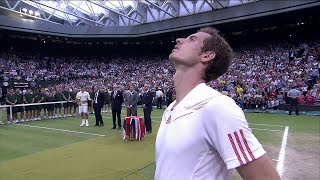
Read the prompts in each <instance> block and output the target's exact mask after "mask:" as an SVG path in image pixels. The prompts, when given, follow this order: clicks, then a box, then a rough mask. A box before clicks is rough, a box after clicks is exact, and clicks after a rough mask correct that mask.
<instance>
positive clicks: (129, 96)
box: [125, 84, 139, 116]
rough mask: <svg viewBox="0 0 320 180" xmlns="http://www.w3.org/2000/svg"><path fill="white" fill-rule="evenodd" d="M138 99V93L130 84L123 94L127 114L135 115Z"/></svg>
mask: <svg viewBox="0 0 320 180" xmlns="http://www.w3.org/2000/svg"><path fill="white" fill-rule="evenodd" d="M138 100H139V93H138V92H137V91H135V90H134V86H133V85H132V84H130V85H129V91H128V92H127V93H126V96H125V104H126V106H127V116H137V105H138Z"/></svg>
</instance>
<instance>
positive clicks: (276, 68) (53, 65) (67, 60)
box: [0, 41, 320, 109]
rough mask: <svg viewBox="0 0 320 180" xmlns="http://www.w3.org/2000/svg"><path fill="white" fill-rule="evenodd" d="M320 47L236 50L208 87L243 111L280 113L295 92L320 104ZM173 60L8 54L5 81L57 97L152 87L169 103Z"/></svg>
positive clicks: (0, 73)
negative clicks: (39, 84)
mask: <svg viewBox="0 0 320 180" xmlns="http://www.w3.org/2000/svg"><path fill="white" fill-rule="evenodd" d="M319 45H320V42H319V41H313V42H307V43H300V44H299V45H297V46H293V45H292V44H288V43H286V42H277V43H266V44H262V45H259V46H252V47H250V46H246V47H241V48H237V49H234V51H235V55H234V58H233V64H232V66H231V68H230V70H229V72H228V73H227V74H225V75H224V76H222V77H221V78H219V79H217V80H215V81H212V82H210V83H208V84H209V85H210V86H211V87H213V88H214V89H216V90H218V91H220V92H222V93H223V94H225V95H228V96H230V97H232V98H233V99H234V100H235V101H236V102H237V103H238V105H239V106H240V107H242V108H243V109H248V108H263V109H266V108H272V109H277V108H278V106H279V104H283V103H286V102H287V99H286V93H287V92H288V90H289V89H290V88H292V87H293V86H298V87H299V89H300V91H301V92H302V96H301V98H300V100H299V103H301V104H316V103H319V100H320V84H319V71H320V60H319V49H320V46H319ZM167 57H168V55H166V56H163V57H160V56H157V57H150V56H149V57H146V56H140V57H121V56H120V55H119V56H117V57H98V56H96V57H92V56H90V57H83V56H82V57H77V56H72V57H70V56H68V57H42V56H39V55H36V54H32V55H29V54H24V53H21V52H20V53H19V52H14V51H8V52H3V53H0V81H54V82H59V83H58V84H57V83H55V84H56V85H52V86H49V87H47V88H48V89H49V90H53V92H54V90H55V89H60V88H67V89H70V90H71V89H72V90H74V89H78V88H79V87H80V86H81V85H83V84H85V85H86V86H87V87H90V88H91V87H93V86H99V87H100V88H101V89H104V90H105V91H108V90H109V91H112V85H113V84H115V83H117V84H120V85H122V86H123V88H122V89H123V90H126V88H127V86H128V83H131V84H134V85H135V87H136V88H137V90H138V91H139V92H142V87H143V84H144V83H145V82H147V83H148V84H150V85H151V87H152V88H153V90H154V91H156V90H158V89H161V90H162V91H164V93H163V98H166V91H167V90H168V89H171V88H173V78H172V76H173V74H174V67H173V65H172V64H171V63H170V62H169V60H168V58H167ZM90 88H88V89H90ZM173 94H174V93H173ZM164 102H165V101H164Z"/></svg>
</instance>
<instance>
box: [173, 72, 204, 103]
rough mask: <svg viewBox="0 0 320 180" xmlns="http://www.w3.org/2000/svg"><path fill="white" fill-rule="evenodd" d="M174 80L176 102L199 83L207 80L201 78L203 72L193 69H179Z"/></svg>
mask: <svg viewBox="0 0 320 180" xmlns="http://www.w3.org/2000/svg"><path fill="white" fill-rule="evenodd" d="M173 80H174V87H175V91H176V103H179V102H180V101H181V100H182V99H183V98H184V97H185V96H186V95H187V94H188V93H189V92H190V91H191V90H192V89H193V88H195V87H196V86H197V85H198V84H200V83H204V82H205V81H204V80H203V79H202V78H201V73H200V72H196V71H195V70H192V69H188V70H179V69H177V70H176V73H175V74H174V77H173Z"/></svg>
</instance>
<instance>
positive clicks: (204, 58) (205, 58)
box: [201, 51, 216, 63]
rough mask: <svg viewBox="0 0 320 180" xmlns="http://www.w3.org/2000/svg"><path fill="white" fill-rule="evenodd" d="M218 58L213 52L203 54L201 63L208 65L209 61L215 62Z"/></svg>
mask: <svg viewBox="0 0 320 180" xmlns="http://www.w3.org/2000/svg"><path fill="white" fill-rule="evenodd" d="M215 57H216V53H215V52H213V51H207V52H204V53H202V58H201V61H202V62H204V63H208V62H209V61H211V60H213V59H214V58H215Z"/></svg>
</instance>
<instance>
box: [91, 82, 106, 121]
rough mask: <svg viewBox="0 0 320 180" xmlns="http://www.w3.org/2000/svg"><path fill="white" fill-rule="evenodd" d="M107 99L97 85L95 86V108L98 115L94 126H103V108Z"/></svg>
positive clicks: (95, 113)
mask: <svg viewBox="0 0 320 180" xmlns="http://www.w3.org/2000/svg"><path fill="white" fill-rule="evenodd" d="M104 101H105V97H104V93H103V92H101V91H100V90H99V88H98V87H97V86H95V87H94V98H93V109H94V115H95V117H96V124H95V125H94V126H99V127H101V126H103V125H104V124H103V120H102V116H101V109H102V108H103V105H104Z"/></svg>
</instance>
